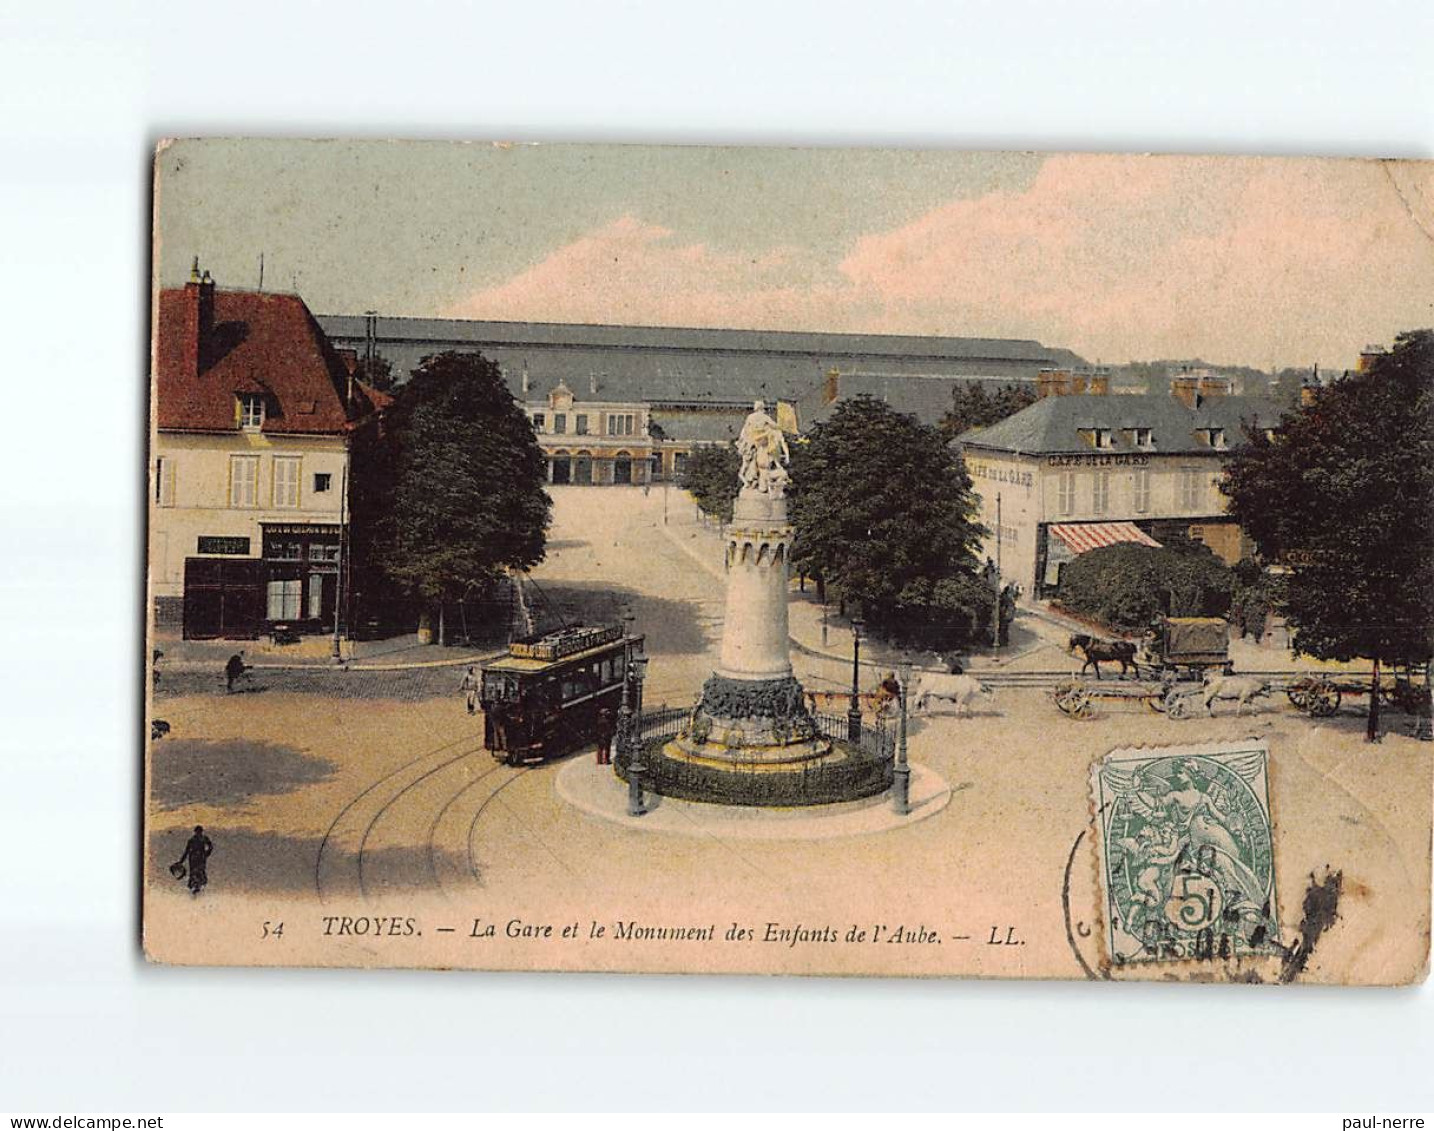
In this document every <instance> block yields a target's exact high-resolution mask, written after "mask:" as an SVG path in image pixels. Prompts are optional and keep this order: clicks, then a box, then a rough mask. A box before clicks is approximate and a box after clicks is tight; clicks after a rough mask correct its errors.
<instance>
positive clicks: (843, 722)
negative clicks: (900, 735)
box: [812, 711, 896, 759]
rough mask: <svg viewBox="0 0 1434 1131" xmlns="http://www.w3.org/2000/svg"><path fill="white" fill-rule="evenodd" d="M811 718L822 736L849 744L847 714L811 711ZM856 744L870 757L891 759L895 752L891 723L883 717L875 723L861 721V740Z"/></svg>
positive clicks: (849, 722)
mask: <svg viewBox="0 0 1434 1131" xmlns="http://www.w3.org/2000/svg"><path fill="white" fill-rule="evenodd" d="M812 718H813V720H815V722H816V724H817V733H818V734H820V735H821V736H822V737H823V738H829V739H831V740H832V741H834V742H846V743H848V744H849V739H848V738H847V733H848V727H850V725H851V720H850V718H849V717H848V716H846V715H830V714H826V713H825V712H822V711H813V712H812ZM857 745H858V746H860V748H861V750H862V752H863V753H864V754H866V755H868V756H869V757H872V758H878V759H891V758H894V757H895V754H896V736H895V734H894V733H893V732H892V727H891V724H890V723H889V722H887V721H886V720H884V719H878V720H877V721H876V722H875V723H867V722H863V723H862V725H861V740H860V742H858V743H857Z"/></svg>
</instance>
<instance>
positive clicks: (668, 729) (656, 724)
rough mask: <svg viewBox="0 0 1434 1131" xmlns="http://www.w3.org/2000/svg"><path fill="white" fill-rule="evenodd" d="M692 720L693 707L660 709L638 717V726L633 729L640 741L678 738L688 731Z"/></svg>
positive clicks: (646, 712)
mask: <svg viewBox="0 0 1434 1131" xmlns="http://www.w3.org/2000/svg"><path fill="white" fill-rule="evenodd" d="M690 718H692V708H691V707H659V708H658V709H657V710H655V711H644V712H642V714H640V715H639V716H637V725H636V726H635V727H634V728H633V729H634V733H635V734H636V735H637V737H638V738H639V739H647V738H676V737H677V736H678V735H679V734H681V733H682V732H683V731H684V730H686V729H687V721H688V720H689V719H690Z"/></svg>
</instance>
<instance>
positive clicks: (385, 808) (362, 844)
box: [358, 746, 491, 899]
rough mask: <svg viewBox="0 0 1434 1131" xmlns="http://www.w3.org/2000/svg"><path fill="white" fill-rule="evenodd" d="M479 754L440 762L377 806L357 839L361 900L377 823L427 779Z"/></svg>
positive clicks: (474, 752) (365, 892) (480, 751)
mask: <svg viewBox="0 0 1434 1131" xmlns="http://www.w3.org/2000/svg"><path fill="white" fill-rule="evenodd" d="M479 754H485V755H486V754H487V751H486V750H485V749H484V748H483V747H482V746H478V747H476V748H474V749H471V750H465V751H464V752H463V753H462V754H459V755H458V756H457V757H455V758H449V759H447V760H445V761H443V762H440V763H439V764H438V765H436V766H433V767H432V768H430V769H428V770H425V771H424V772H423V773H421V774H419V775H418V777H416V778H414V779H413V780H412V781H411V782H409V783H408V784H407V785H405V786H404V787H403V788H402V789H400V790H399V791H398V792H397V793H395V794H394V795H393V796H392V797H390V798H389V799H388V800H387V801H385V802H384V803H383V804H382V805H381V806H379V808H378V810H377V812H375V813H374V815H373V817H372V818H371V819H370V820H369V822H368V824H367V826H365V828H364V831H363V835H362V836H361V837H359V843H358V886H359V897H360V898H361V899H367V898H368V896H369V881H370V874H369V873H370V872H371V869H365V866H364V865H365V861H366V857H367V853H368V842H369V838H370V837H371V836H372V835H373V830H374V829H375V828H377V827H378V823H379V822H380V821H382V820H383V819H384V817H385V816H386V815H387V814H388V813H389V812H391V811H392V809H393V807H394V806H395V805H397V804H398V803H399V802H400V801H401V800H403V799H404V798H405V797H407V796H409V795H411V794H412V793H413V792H414V791H415V790H416V789H418V787H419V786H421V785H422V784H423V783H424V782H426V781H428V779H430V778H432V777H433V776H434V775H436V774H440V773H442V772H443V771H444V770H448V769H451V768H452V767H454V766H457V765H458V764H459V763H461V762H465V761H467V760H468V759H469V758H472V757H474V756H476V755H479ZM489 772H491V771H489Z"/></svg>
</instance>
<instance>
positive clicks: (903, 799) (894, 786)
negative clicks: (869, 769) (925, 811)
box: [891, 664, 911, 817]
mask: <svg viewBox="0 0 1434 1131" xmlns="http://www.w3.org/2000/svg"><path fill="white" fill-rule="evenodd" d="M898 678H899V679H900V680H901V719H900V722H899V723H898V724H897V726H898V729H897V732H896V766H895V768H894V769H893V770H892V776H891V807H892V809H894V810H895V811H896V812H898V813H900V814H901V815H902V816H903V817H904V816H905V815H906V814H907V813H910V812H911V765H910V763H908V762H907V760H906V694H907V688H908V687H909V686H910V685H911V665H910V664H902V665H901V668H900V673H899V675H898Z"/></svg>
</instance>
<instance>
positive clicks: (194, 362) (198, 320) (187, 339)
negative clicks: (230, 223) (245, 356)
mask: <svg viewBox="0 0 1434 1131" xmlns="http://www.w3.org/2000/svg"><path fill="white" fill-rule="evenodd" d="M183 333H184V369H185V372H186V373H187V374H190V375H192V376H194V377H198V376H199V373H200V371H201V369H202V368H203V366H204V356H205V344H206V342H207V341H208V340H209V337H210V335H211V334H213V333H214V280H213V279H212V278H210V277H209V272H208V271H205V272H204V273H203V274H200V271H199V256H197V255H196V256H195V257H194V264H193V266H191V267H190V269H189V281H188V282H187V283H185V284H184V330H183Z"/></svg>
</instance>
